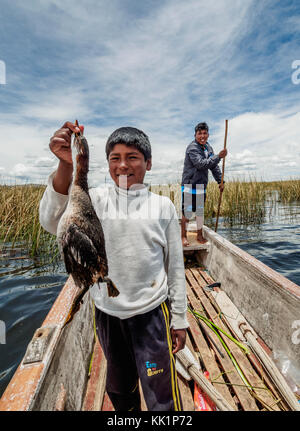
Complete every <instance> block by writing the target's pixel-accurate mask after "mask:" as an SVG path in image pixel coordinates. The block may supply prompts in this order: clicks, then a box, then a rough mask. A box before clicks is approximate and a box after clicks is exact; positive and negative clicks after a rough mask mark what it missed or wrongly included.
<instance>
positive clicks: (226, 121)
mask: <svg viewBox="0 0 300 431" xmlns="http://www.w3.org/2000/svg"><path fill="white" fill-rule="evenodd" d="M227 131H228V120H225V137H224V150H226V144H227ZM224 173H225V157H223V165H222V177H221V186H223V182H224ZM222 193H223V190H222V189H221V190H220V196H219V204H218V211H217V219H216V226H215V232H217V229H218V222H219V215H220V208H221V201H222Z"/></svg>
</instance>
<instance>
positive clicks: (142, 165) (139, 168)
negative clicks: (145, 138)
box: [108, 144, 152, 189]
mask: <svg viewBox="0 0 300 431" xmlns="http://www.w3.org/2000/svg"><path fill="white" fill-rule="evenodd" d="M151 164H152V163H151V159H149V160H147V161H145V158H144V154H143V153H141V152H140V151H139V150H137V149H136V148H135V147H132V146H131V147H127V146H126V145H124V144H116V145H115V146H114V147H113V149H112V151H111V152H110V154H109V157H108V165H109V173H110V176H111V177H112V179H113V181H114V182H115V184H116V185H117V186H118V187H122V188H125V187H126V188H127V189H129V188H130V187H131V186H132V185H133V184H143V181H144V177H145V174H146V171H150V169H151ZM126 183H127V185H126Z"/></svg>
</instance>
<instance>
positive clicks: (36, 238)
mask: <svg viewBox="0 0 300 431" xmlns="http://www.w3.org/2000/svg"><path fill="white" fill-rule="evenodd" d="M44 190H45V186H36V185H16V186H7V185H2V186H1V185H0V207H1V213H0V243H1V245H0V250H1V252H3V250H4V248H6V247H9V248H10V249H14V248H15V247H18V248H21V249H23V250H25V251H26V252H27V253H28V254H29V255H30V256H35V255H37V254H51V255H52V256H53V255H56V254H57V251H58V250H57V246H56V238H55V236H54V235H50V234H49V233H48V232H46V231H45V230H44V229H43V228H42V227H41V225H40V223H39V202H40V200H41V197H42V195H43V192H44Z"/></svg>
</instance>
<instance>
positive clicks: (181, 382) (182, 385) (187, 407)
mask: <svg viewBox="0 0 300 431" xmlns="http://www.w3.org/2000/svg"><path fill="white" fill-rule="evenodd" d="M178 386H179V391H180V396H181V401H182V409H183V411H185V412H186V411H194V410H195V405H194V400H193V397H192V392H191V389H190V386H189V383H188V382H187V381H186V380H185V379H184V378H183V377H182V376H181V375H180V374H178Z"/></svg>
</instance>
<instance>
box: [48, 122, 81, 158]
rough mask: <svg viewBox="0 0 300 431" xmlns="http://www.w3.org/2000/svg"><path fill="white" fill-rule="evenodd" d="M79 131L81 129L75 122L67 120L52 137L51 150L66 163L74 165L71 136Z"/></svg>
mask: <svg viewBox="0 0 300 431" xmlns="http://www.w3.org/2000/svg"><path fill="white" fill-rule="evenodd" d="M73 132H75V133H79V132H80V129H79V128H78V127H77V126H75V124H73V123H71V122H70V121H67V122H66V123H65V124H64V125H63V126H62V127H61V128H60V129H58V130H57V131H56V132H55V133H54V135H53V136H52V138H51V139H50V144H49V147H50V150H51V151H52V153H53V154H55V156H56V157H57V158H58V159H59V160H60V161H62V162H63V163H66V164H67V165H71V166H72V165H73V162H72V151H71V137H72V133H73Z"/></svg>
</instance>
